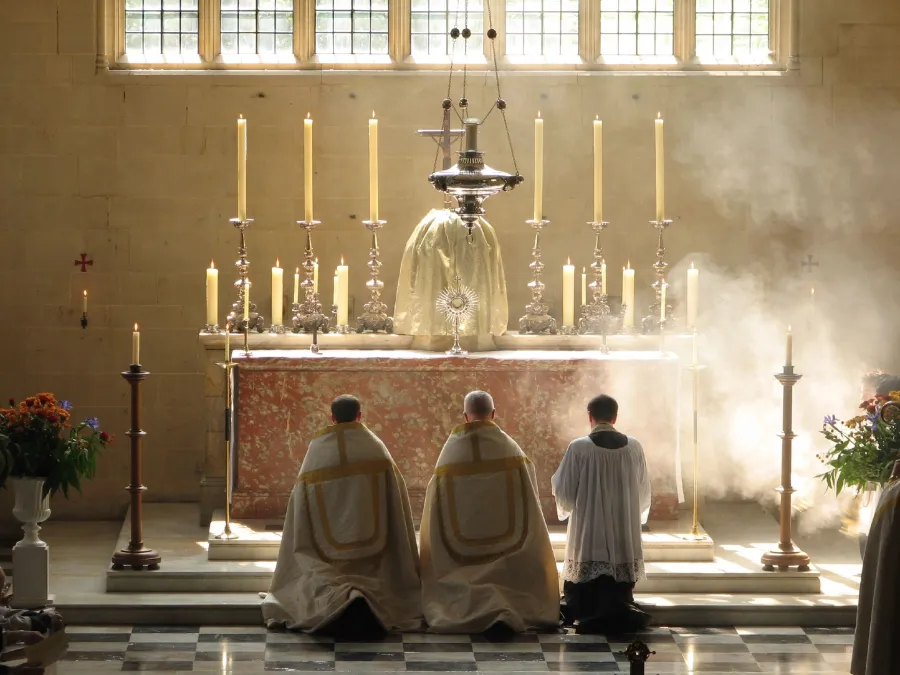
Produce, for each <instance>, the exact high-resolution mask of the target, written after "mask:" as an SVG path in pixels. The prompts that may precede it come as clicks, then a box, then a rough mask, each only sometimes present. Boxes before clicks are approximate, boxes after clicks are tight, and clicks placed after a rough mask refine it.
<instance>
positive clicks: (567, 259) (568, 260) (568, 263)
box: [566, 257, 572, 265]
mask: <svg viewBox="0 0 900 675" xmlns="http://www.w3.org/2000/svg"><path fill="white" fill-rule="evenodd" d="M571 264H572V259H571V258H569V257H566V265H571Z"/></svg>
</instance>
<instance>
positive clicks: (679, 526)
mask: <svg viewBox="0 0 900 675" xmlns="http://www.w3.org/2000/svg"><path fill="white" fill-rule="evenodd" d="M223 517H224V515H223V513H222V511H221V510H220V511H217V512H216V513H214V514H213V519H212V522H211V523H210V526H209V537H208V539H207V543H208V546H209V559H210V560H232V561H237V560H242V561H250V560H257V561H264V560H270V561H274V560H275V559H277V558H278V547H279V545H280V544H281V527H282V521H281V520H278V521H275V520H251V519H246V520H241V521H235V522H233V523H232V524H231V531H232V533H233V534H235V535H237V536H236V537H235V538H234V539H223V538H220V537H221V534H222V531H223V530H224V529H225V523H224V521H223ZM690 532H691V522H690V516H689V515H684V516H682V517H681V518H680V519H678V520H671V521H667V520H662V521H653V522H651V523H650V531H649V532H645V533H644V534H643V536H642V540H643V544H644V560H645V561H647V562H651V563H673V562H683V563H688V562H691V563H704V562H713V561H714V560H715V544H714V543H713V540H712V539H711V538H710V537H709V536H708V535H707V533H706V531H705V530H704V529H703V528H702V527H701V528H699V536H698V537H692V536H690ZM418 537H419V530H418V527H417V528H416V539H417V540H418ZM550 542H551V543H552V544H553V553H554V555H555V556H556V560H557V562H562V561H563V560H565V557H566V527H565V526H564V525H552V526H550Z"/></svg>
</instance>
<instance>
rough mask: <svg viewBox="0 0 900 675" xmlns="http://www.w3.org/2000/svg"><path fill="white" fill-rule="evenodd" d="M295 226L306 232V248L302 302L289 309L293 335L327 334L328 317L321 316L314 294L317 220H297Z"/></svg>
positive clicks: (317, 298)
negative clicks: (314, 242)
mask: <svg viewBox="0 0 900 675" xmlns="http://www.w3.org/2000/svg"><path fill="white" fill-rule="evenodd" d="M297 224H298V225H299V226H300V227H302V228H303V229H304V230H306V248H305V250H304V251H303V264H302V267H303V274H304V277H305V278H304V279H303V281H301V282H300V286H301V287H302V288H303V297H304V301H303V302H295V303H294V304H293V306H292V307H291V311H292V312H293V313H294V317H293V319H292V320H291V323H292V324H293V329H292V330H293V332H294V333H301V332H302V333H313V332H322V333H327V332H328V325H329V320H328V317H327V316H325V315H324V314H322V304H321V303H320V302H319V294H318V293H317V292H316V281H315V268H316V264H315V260H314V257H313V246H312V231H313V230H314V229H315V228H316V227H317V226H318V225H320V224H321V223H320V221H318V220H298V221H297Z"/></svg>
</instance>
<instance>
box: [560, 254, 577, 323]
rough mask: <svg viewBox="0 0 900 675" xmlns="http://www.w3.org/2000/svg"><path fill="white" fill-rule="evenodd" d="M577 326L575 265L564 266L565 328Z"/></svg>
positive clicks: (569, 263)
mask: <svg viewBox="0 0 900 675" xmlns="http://www.w3.org/2000/svg"><path fill="white" fill-rule="evenodd" d="M574 325H575V265H573V264H572V261H571V260H569V261H568V262H567V263H566V264H565V265H563V326H574Z"/></svg>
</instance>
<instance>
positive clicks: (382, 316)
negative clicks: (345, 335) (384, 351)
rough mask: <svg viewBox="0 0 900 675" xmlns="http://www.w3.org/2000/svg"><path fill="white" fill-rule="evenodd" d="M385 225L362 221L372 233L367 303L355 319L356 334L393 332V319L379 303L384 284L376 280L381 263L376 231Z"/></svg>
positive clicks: (382, 222) (381, 221)
mask: <svg viewBox="0 0 900 675" xmlns="http://www.w3.org/2000/svg"><path fill="white" fill-rule="evenodd" d="M386 224H387V221H386V220H364V221H363V225H365V226H366V229H367V230H369V232H371V233H372V246H371V247H370V248H369V262H368V263H367V265H368V267H369V277H370V278H369V280H368V281H367V282H366V288H368V289H369V301H368V302H367V303H366V304H364V305H363V313H362V314H361V315H360V316H358V317H357V318H356V332H357V333H362V332H364V331H367V330H368V331H372V332H375V333H377V332H378V331H383V332H385V333H393V332H394V317H392V316H388V314H387V305H386V304H384V303H383V302H382V301H381V291H382V289H383V288H384V282H383V281H382V280H381V279H379V278H378V274H379V272H380V271H381V261H380V260H378V230H380V229H381V228H382V227H384V226H385V225H386Z"/></svg>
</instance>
